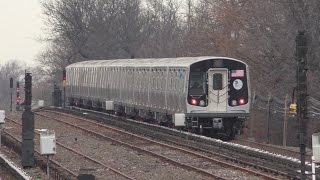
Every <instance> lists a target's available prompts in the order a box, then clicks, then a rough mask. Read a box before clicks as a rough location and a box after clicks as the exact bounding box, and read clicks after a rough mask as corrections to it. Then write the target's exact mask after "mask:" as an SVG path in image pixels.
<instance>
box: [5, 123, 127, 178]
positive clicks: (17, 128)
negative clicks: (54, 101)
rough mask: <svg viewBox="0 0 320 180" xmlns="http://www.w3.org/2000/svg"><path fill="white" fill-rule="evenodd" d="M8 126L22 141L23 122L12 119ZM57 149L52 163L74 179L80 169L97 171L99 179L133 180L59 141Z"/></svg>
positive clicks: (37, 140) (36, 140)
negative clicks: (57, 151)
mask: <svg viewBox="0 0 320 180" xmlns="http://www.w3.org/2000/svg"><path fill="white" fill-rule="evenodd" d="M6 121H7V122H6V123H7V125H9V126H11V127H13V128H10V129H9V130H7V131H6V133H8V134H10V135H12V136H14V137H15V138H16V139H18V140H19V141H21V122H18V121H16V120H13V119H11V118H7V119H6ZM36 134H37V135H36V136H35V139H34V142H35V149H36V151H39V146H40V140H39V138H40V136H39V135H40V134H39V133H37V132H36ZM57 149H59V153H57V154H56V155H54V156H53V157H52V158H51V159H52V160H51V163H53V164H55V165H57V166H60V168H62V169H63V170H64V171H68V172H69V174H73V177H74V179H76V176H77V175H78V173H79V171H80V169H95V170H96V172H95V176H96V178H97V179H105V177H108V179H133V178H130V177H129V176H126V175H119V173H115V172H114V171H116V170H113V169H112V168H109V167H108V166H106V165H104V164H103V163H101V162H99V160H95V159H93V158H90V157H88V156H86V155H84V154H82V153H81V152H79V151H78V150H76V149H73V148H72V147H68V146H65V145H63V144H61V143H59V141H57Z"/></svg>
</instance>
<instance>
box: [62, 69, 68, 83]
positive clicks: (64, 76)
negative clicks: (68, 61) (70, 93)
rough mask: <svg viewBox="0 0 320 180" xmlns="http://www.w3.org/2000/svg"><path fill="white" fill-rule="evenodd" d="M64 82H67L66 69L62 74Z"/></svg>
mask: <svg viewBox="0 0 320 180" xmlns="http://www.w3.org/2000/svg"><path fill="white" fill-rule="evenodd" d="M62 80H63V81H65V80H67V72H66V70H65V69H64V70H63V72H62Z"/></svg>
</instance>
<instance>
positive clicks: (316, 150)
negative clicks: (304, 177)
mask: <svg viewBox="0 0 320 180" xmlns="http://www.w3.org/2000/svg"><path fill="white" fill-rule="evenodd" d="M312 153H313V156H314V160H315V163H320V133H314V134H312Z"/></svg>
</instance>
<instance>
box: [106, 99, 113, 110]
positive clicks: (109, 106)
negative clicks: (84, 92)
mask: <svg viewBox="0 0 320 180" xmlns="http://www.w3.org/2000/svg"><path fill="white" fill-rule="evenodd" d="M106 110H107V111H112V110H114V105H113V101H106Z"/></svg>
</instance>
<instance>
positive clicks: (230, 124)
mask: <svg viewBox="0 0 320 180" xmlns="http://www.w3.org/2000/svg"><path fill="white" fill-rule="evenodd" d="M188 83H189V86H188V94H187V103H186V104H187V113H186V114H185V120H186V122H185V125H186V127H187V128H188V129H191V130H192V131H196V132H198V133H201V134H202V133H210V134H220V135H224V136H226V137H229V138H233V137H234V136H235V135H236V134H239V133H240V131H241V129H242V128H243V126H244V122H245V119H246V117H248V115H249V109H250V91H249V71H248V66H247V65H246V64H245V63H244V62H242V61H239V60H236V59H229V58H219V59H208V60H205V61H200V62H196V63H194V64H192V65H191V66H190V73H189V82H188Z"/></svg>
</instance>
